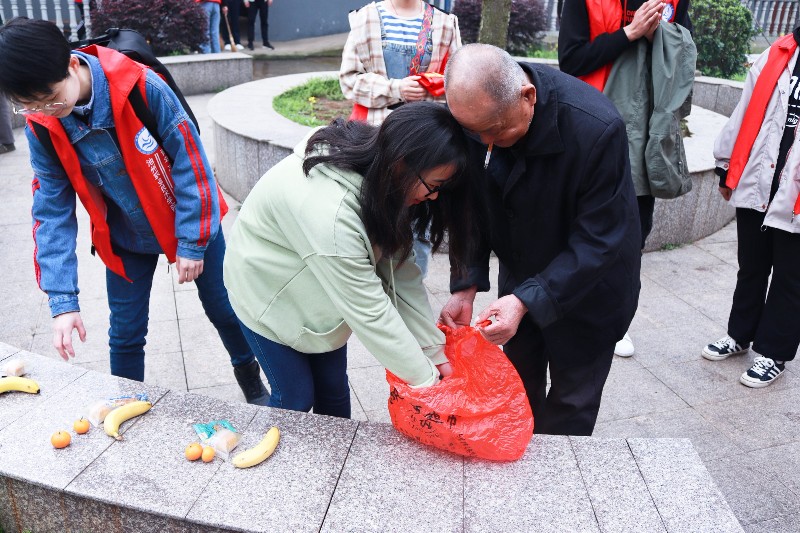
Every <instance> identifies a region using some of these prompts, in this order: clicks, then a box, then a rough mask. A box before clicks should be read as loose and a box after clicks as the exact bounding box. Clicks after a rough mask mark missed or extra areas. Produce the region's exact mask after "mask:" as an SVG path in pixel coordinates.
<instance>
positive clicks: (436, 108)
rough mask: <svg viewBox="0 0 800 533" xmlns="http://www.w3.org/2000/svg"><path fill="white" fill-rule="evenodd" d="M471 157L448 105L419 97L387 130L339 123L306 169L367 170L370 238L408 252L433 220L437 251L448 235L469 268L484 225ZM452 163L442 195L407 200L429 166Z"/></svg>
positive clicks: (364, 205) (316, 142) (386, 249)
mask: <svg viewBox="0 0 800 533" xmlns="http://www.w3.org/2000/svg"><path fill="white" fill-rule="evenodd" d="M318 149H319V151H318ZM467 160H468V156H467V141H466V137H465V136H464V132H463V130H462V129H461V126H459V124H458V122H456V120H455V119H454V118H453V116H452V115H451V114H450V112H449V111H448V110H447V108H445V106H443V105H441V104H436V103H433V102H415V103H410V104H406V105H403V106H402V107H400V108H398V109H397V110H395V111H394V112H393V113H391V114H390V115H389V116H388V117H387V118H386V120H385V121H384V123H383V124H382V125H381V126H380V127H379V128H378V127H374V126H369V125H367V124H365V123H362V122H354V121H352V122H345V121H344V120H342V119H337V120H335V121H333V122H332V123H331V125H330V126H328V127H326V128H324V129H321V130H320V131H318V132H317V133H315V134H314V135H312V136H311V138H310V139H309V142H308V145H307V147H306V160H305V162H304V163H303V171H304V172H305V173H306V175H308V173H309V172H310V171H311V169H312V168H314V167H315V166H316V165H320V164H326V165H330V166H333V167H338V168H341V169H346V170H351V171H354V172H357V173H359V174H361V175H362V176H364V183H363V186H362V189H361V198H360V203H361V218H362V220H363V221H364V226H365V227H366V229H367V234H368V235H369V238H370V240H371V241H372V243H373V244H375V245H377V246H379V247H380V248H381V250H382V251H383V253H385V254H391V255H395V254H397V255H399V256H400V257H408V255H409V253H410V252H411V248H412V246H413V244H414V236H415V235H417V236H420V237H423V238H424V235H425V230H426V229H427V228H428V225H429V224H430V233H429V240H430V242H431V246H432V248H433V250H434V251H436V250H437V249H438V248H439V246H440V245H441V244H442V240H443V239H444V236H445V233H446V234H447V240H448V247H449V251H450V257H451V259H454V260H455V264H456V265H459V266H462V265H463V263H464V261H465V260H466V258H467V256H468V254H469V252H470V247H469V243H470V241H471V239H470V236H471V234H472V232H473V231H475V230H476V229H475V228H474V227H473V225H472V222H473V217H472V215H471V209H470V206H471V201H470V196H471V195H470V190H471V184H470V183H469V181H470V180H469V179H467V173H466V166H467ZM451 163H452V164H453V165H455V167H456V172H455V174H454V175H453V177H452V178H451V179H450V181H448V182H447V187H446V188H445V189H444V190H442V191H441V192H440V194H439V196H438V198H437V199H436V200H435V201H427V202H423V203H421V204H418V205H415V206H412V207H410V208H407V207H406V206H405V202H406V198H407V197H408V195H409V194H411V191H412V189H414V188H416V187H418V186H419V184H420V182H419V179H418V177H417V176H418V175H419V174H420V173H421V172H423V171H425V170H430V169H432V168H434V167H437V166H440V165H447V164H451ZM412 226H413V229H412Z"/></svg>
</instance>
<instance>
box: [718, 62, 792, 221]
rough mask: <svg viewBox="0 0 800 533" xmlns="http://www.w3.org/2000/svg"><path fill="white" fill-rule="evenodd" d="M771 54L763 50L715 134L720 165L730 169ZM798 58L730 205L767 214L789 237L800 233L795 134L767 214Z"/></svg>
mask: <svg viewBox="0 0 800 533" xmlns="http://www.w3.org/2000/svg"><path fill="white" fill-rule="evenodd" d="M798 50H800V48H798ZM768 55H769V49H767V50H765V51H764V52H763V53H762V54H761V55H760V56H759V57H758V59H757V60H756V62H755V63H754V64H753V66H752V67H751V68H750V72H748V74H747V79H746V80H745V84H744V90H743V91H742V97H741V99H740V100H739V103H738V104H737V105H736V109H734V110H733V113H732V114H731V117H730V119H729V120H728V122H727V124H725V127H723V128H722V131H721V132H720V134H719V135H718V136H717V139H716V142H715V143H714V158H715V159H716V160H717V166H718V167H721V168H724V169H726V170H727V169H728V163H729V161H730V158H731V153H732V152H733V146H734V144H735V143H736V138H737V136H738V135H739V129H740V128H741V125H742V120H743V119H744V115H745V111H746V110H747V106H748V104H749V103H750V98H751V96H752V94H753V88H754V87H755V84H756V80H757V79H758V76H759V74H760V73H761V70H762V69H763V68H764V65H765V64H766V63H767V57H768ZM797 55H798V52H797V51H795V53H794V55H793V56H792V58H791V59H790V60H789V64H788V65H787V66H786V68H785V69H784V71H783V72H782V73H781V75H780V78H779V79H778V84H777V86H776V87H775V91H774V92H773V93H772V98H770V100H769V104H768V105H767V110H766V113H765V115H764V121H763V122H762V126H761V130H760V131H759V132H758V135H757V136H756V140H755V142H754V143H753V148H752V150H751V151H750V158H749V159H748V161H747V165H745V167H744V170H743V172H742V177H741V179H740V181H739V185H738V186H737V187H736V189H735V190H734V191H733V195H732V196H731V204H732V205H733V206H734V207H743V208H747V209H755V210H756V211H761V212H764V211H767V215H766V217H765V218H764V225H765V226H770V227H773V228H777V229H781V230H784V231H788V232H790V233H800V216H798V217H795V216H794V215H793V213H792V209H793V208H794V204H795V202H796V201H797V197H798V195H800V146H798V139H797V136H796V134H795V142H794V144H792V146H791V148H790V149H789V153H788V154H787V156H786V164H785V165H784V167H783V171H782V172H781V176H780V185H779V187H778V191H777V192H776V193H775V198H773V200H772V204H771V205H769V210H767V207H768V206H767V203H768V202H769V192H770V187H771V185H772V176H773V175H774V174H775V165H776V163H777V161H778V150H779V149H780V144H781V138H782V137H783V128H784V126H785V125H786V113H787V110H788V108H789V92H788V91H789V88H790V78H791V75H792V71H793V70H794V66H795V63H796V62H797ZM794 90H795V91H800V83H796V84H795V85H794ZM798 127H800V126H798Z"/></svg>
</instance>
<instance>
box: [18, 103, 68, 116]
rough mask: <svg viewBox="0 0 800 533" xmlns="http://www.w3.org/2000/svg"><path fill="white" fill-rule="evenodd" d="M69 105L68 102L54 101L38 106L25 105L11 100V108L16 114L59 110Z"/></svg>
mask: <svg viewBox="0 0 800 533" xmlns="http://www.w3.org/2000/svg"><path fill="white" fill-rule="evenodd" d="M65 107H67V102H66V101H63V102H53V103H52V104H45V105H43V106H37V107H25V106H23V105H22V104H17V103H15V102H11V110H12V111H14V114H15V115H32V114H33V113H42V112H44V111H58V110H60V109H64V108H65Z"/></svg>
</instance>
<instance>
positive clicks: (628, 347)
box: [614, 333, 636, 357]
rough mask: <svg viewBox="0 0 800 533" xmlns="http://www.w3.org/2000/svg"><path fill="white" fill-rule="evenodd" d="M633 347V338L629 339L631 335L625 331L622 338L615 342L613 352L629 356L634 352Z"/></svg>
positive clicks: (621, 355)
mask: <svg viewBox="0 0 800 533" xmlns="http://www.w3.org/2000/svg"><path fill="white" fill-rule="evenodd" d="M635 351H636V350H635V349H634V347H633V340H631V336H630V335H628V334H627V333H626V334H625V336H624V337H622V340H620V341H619V342H617V346H616V347H615V348H614V354H615V355H618V356H620V357H630V356H632V355H633V354H634V353H635Z"/></svg>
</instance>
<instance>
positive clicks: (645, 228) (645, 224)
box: [636, 194, 656, 250]
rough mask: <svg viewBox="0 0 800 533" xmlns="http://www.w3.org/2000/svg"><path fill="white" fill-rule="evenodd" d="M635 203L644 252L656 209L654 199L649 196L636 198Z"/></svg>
mask: <svg viewBox="0 0 800 533" xmlns="http://www.w3.org/2000/svg"><path fill="white" fill-rule="evenodd" d="M636 203H637V204H638V205H639V226H640V227H641V228H642V250H644V243H645V242H646V241H647V236H648V235H650V232H651V231H652V230H653V211H655V208H656V198H655V196H650V195H649V194H647V195H644V196H637V197H636Z"/></svg>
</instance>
